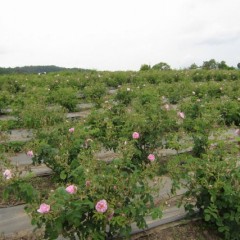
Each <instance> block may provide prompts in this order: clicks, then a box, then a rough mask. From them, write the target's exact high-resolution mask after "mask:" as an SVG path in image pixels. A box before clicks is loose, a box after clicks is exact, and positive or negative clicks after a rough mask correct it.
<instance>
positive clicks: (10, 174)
mask: <svg viewBox="0 0 240 240" xmlns="http://www.w3.org/2000/svg"><path fill="white" fill-rule="evenodd" d="M3 176H4V177H5V178H6V179H7V180H8V179H10V178H12V173H11V171H10V170H9V169H6V170H5V171H4V173H3Z"/></svg>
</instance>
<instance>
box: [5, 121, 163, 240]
mask: <svg viewBox="0 0 240 240" xmlns="http://www.w3.org/2000/svg"><path fill="white" fill-rule="evenodd" d="M78 127H79V126H77V128H76V127H75V128H73V127H71V128H69V129H68V130H67V129H65V131H64V132H62V133H59V134H61V142H58V143H57V142H55V143H53V142H54V139H51V141H53V142H52V145H50V142H48V144H49V145H48V147H47V148H46V146H45V148H42V147H43V144H44V143H43V142H41V143H40V149H38V147H39V145H35V149H34V150H29V151H28V152H27V155H28V156H29V157H33V159H34V160H39V159H41V160H44V162H45V163H46V164H47V165H48V166H49V167H51V168H52V169H53V171H54V173H55V174H54V177H55V179H56V181H57V182H59V187H58V188H57V189H53V190H52V191H50V192H47V193H46V192H44V193H43V192H37V191H36V190H35V189H34V188H33V187H32V186H31V185H30V184H29V183H27V182H26V181H24V179H23V178H19V177H18V176H17V175H18V174H17V173H15V172H13V171H11V170H10V169H6V170H5V171H4V172H3V176H4V178H5V182H3V183H2V184H5V191H4V196H5V197H7V196H9V195H11V193H13V192H14V191H16V189H17V190H19V192H18V194H19V195H20V194H23V196H22V198H23V199H24V200H25V201H26V202H27V203H29V204H28V206H27V208H26V211H27V212H28V213H29V215H31V217H32V223H33V224H35V225H37V226H38V227H43V226H44V229H45V236H44V237H45V238H46V239H56V238H57V237H58V236H59V235H63V236H65V237H70V238H73V237H74V236H76V235H77V236H78V237H79V238H81V239H87V238H88V237H91V238H92V239H105V238H106V237H107V238H112V237H113V236H116V235H121V236H125V237H129V235H130V233H131V223H133V222H135V223H136V224H137V226H138V227H139V228H145V227H146V221H145V218H144V217H145V216H147V215H149V214H150V215H151V216H152V217H153V218H154V219H155V218H159V217H161V215H162V210H161V208H160V206H155V203H154V199H153V194H154V193H155V192H156V191H158V190H159V183H158V182H157V181H155V180H154V184H152V185H151V186H150V185H149V180H150V179H154V177H156V166H157V165H158V164H159V162H158V159H157V158H156V157H155V155H154V154H153V153H149V154H148V157H147V158H146V159H142V158H141V157H140V155H141V153H140V152H139V149H138V147H137V146H138V145H139V140H140V139H141V134H139V133H138V132H134V133H133V134H132V135H131V136H129V140H128V142H127V143H126V142H125V141H124V142H122V147H121V155H120V154H119V156H118V157H117V158H116V159H114V160H113V161H112V162H110V163H106V162H104V161H98V160H96V159H95V157H94V152H95V151H96V150H97V149H98V146H97V145H98V144H99V143H97V141H96V140H94V141H88V144H87V145H84V146H81V145H82V144H83V143H84V142H85V140H86V138H84V134H82V131H83V129H78ZM62 130H63V129H62ZM53 138H54V137H53ZM42 140H43V139H42ZM48 140H49V139H48ZM58 140H59V139H58ZM79 140H80V142H81V143H82V144H81V143H79ZM45 144H46V143H45ZM57 144H58V146H57ZM30 146H31V144H30V145H29V147H30ZM32 147H33V148H34V146H33V145H32ZM33 148H32V149H33ZM50 148H51V149H50ZM47 150H49V151H48V152H46V151H47ZM42 158H43V159H42ZM53 159H54V160H55V162H54V161H53ZM140 159H141V161H140ZM143 160H144V161H143ZM59 171H60V172H59ZM26 178H27V177H26Z"/></svg>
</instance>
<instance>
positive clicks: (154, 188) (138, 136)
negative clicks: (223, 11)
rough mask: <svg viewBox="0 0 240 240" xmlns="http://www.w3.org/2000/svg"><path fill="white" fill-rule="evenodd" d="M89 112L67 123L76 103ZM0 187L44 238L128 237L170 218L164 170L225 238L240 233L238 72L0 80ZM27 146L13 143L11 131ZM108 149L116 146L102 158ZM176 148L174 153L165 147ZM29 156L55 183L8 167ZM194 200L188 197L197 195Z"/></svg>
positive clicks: (154, 72)
mask: <svg viewBox="0 0 240 240" xmlns="http://www.w3.org/2000/svg"><path fill="white" fill-rule="evenodd" d="M81 103H92V104H93V106H94V107H93V108H92V109H91V110H90V113H89V115H88V116H86V118H84V119H73V120H70V119H68V118H67V117H66V114H67V113H69V112H76V111H78V104H81ZM0 116H11V117H12V118H10V119H9V120H6V121H0V131H1V133H0V140H1V142H0V159H1V162H0V168H1V172H2V178H1V180H0V188H1V189H2V191H1V192H2V194H3V195H2V197H3V198H4V201H6V202H8V201H9V199H12V198H13V196H14V198H17V199H18V200H19V199H20V200H21V201H23V202H25V203H27V207H26V212H27V213H28V214H29V215H30V216H31V218H32V224H34V225H36V226H37V227H39V228H40V227H43V226H44V232H45V238H46V239H56V238H57V237H58V236H59V235H62V236H64V237H69V239H75V237H76V236H78V237H79V238H80V239H111V238H113V237H115V236H123V237H125V238H129V237H130V233H131V224H132V223H136V224H137V226H138V227H139V228H145V227H146V221H145V217H146V216H149V215H150V216H152V218H153V219H157V218H161V216H162V206H161V205H159V204H157V202H156V201H155V197H156V196H157V193H158V192H159V188H161V183H159V182H158V179H160V176H161V175H163V174H164V175H168V176H170V177H171V179H172V180H173V186H172V191H173V193H174V192H175V190H176V189H178V188H179V187H182V186H184V187H185V188H187V189H188V190H187V192H186V193H185V194H184V196H183V199H182V202H181V203H182V204H184V206H185V208H186V210H187V211H188V212H189V214H192V213H195V214H196V211H195V210H196V209H198V215H199V216H200V217H201V218H202V219H203V220H205V221H206V222H207V223H208V224H209V226H210V227H212V228H215V229H217V230H218V231H219V233H220V234H221V235H222V236H223V237H224V238H225V239H240V204H239V202H240V169H239V167H240V164H239V161H240V158H239V148H240V71H237V70H226V71H224V70H170V71H157V70H149V71H139V72H97V71H88V72H79V73H78V72H60V73H48V74H46V75H36V74H8V75H0ZM23 128H24V129H29V130H31V131H33V134H34V137H33V138H32V139H31V140H30V141H28V142H9V141H8V140H7V134H8V133H9V132H11V130H13V129H23ZM102 149H105V150H109V151H112V152H114V153H115V155H114V158H113V159H112V160H111V161H100V160H98V159H97V158H96V153H97V152H99V151H101V150H102ZM167 150H174V151H175V154H173V155H167V156H165V155H164V154H162V152H163V151H167ZM17 152H24V153H26V155H27V156H28V157H29V158H31V159H32V161H33V164H35V165H39V164H45V165H46V166H47V167H49V168H50V169H52V175H51V180H50V181H51V184H50V185H52V188H49V189H48V188H43V189H41V188H36V187H35V185H34V184H33V182H34V180H33V179H34V176H33V174H32V173H31V171H30V170H29V171H28V172H27V174H26V169H25V170H24V174H23V170H22V169H21V168H20V167H19V166H15V165H13V164H11V163H10V162H9V159H8V156H9V155H10V154H13V153H17ZM189 199H191V201H189Z"/></svg>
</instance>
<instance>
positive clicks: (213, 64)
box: [140, 59, 240, 71]
mask: <svg viewBox="0 0 240 240" xmlns="http://www.w3.org/2000/svg"><path fill="white" fill-rule="evenodd" d="M237 68H238V69H240V63H238V64H237ZM150 69H153V70H160V71H163V70H171V67H170V65H169V64H167V63H165V62H160V63H157V64H155V65H153V66H152V67H151V66H150V65H148V64H143V65H142V66H141V68H140V71H147V70H150ZM187 69H205V70H211V69H223V70H234V69H236V68H235V67H232V66H228V65H227V64H226V62H225V61H221V62H217V61H216V60H215V59H210V60H209V61H204V62H203V64H202V65H201V66H198V65H197V64H196V63H193V64H191V65H190V66H189V67H188V68H187Z"/></svg>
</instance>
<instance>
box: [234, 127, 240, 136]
mask: <svg viewBox="0 0 240 240" xmlns="http://www.w3.org/2000/svg"><path fill="white" fill-rule="evenodd" d="M235 134H236V135H238V136H240V128H239V129H237V130H236V131H235Z"/></svg>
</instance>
